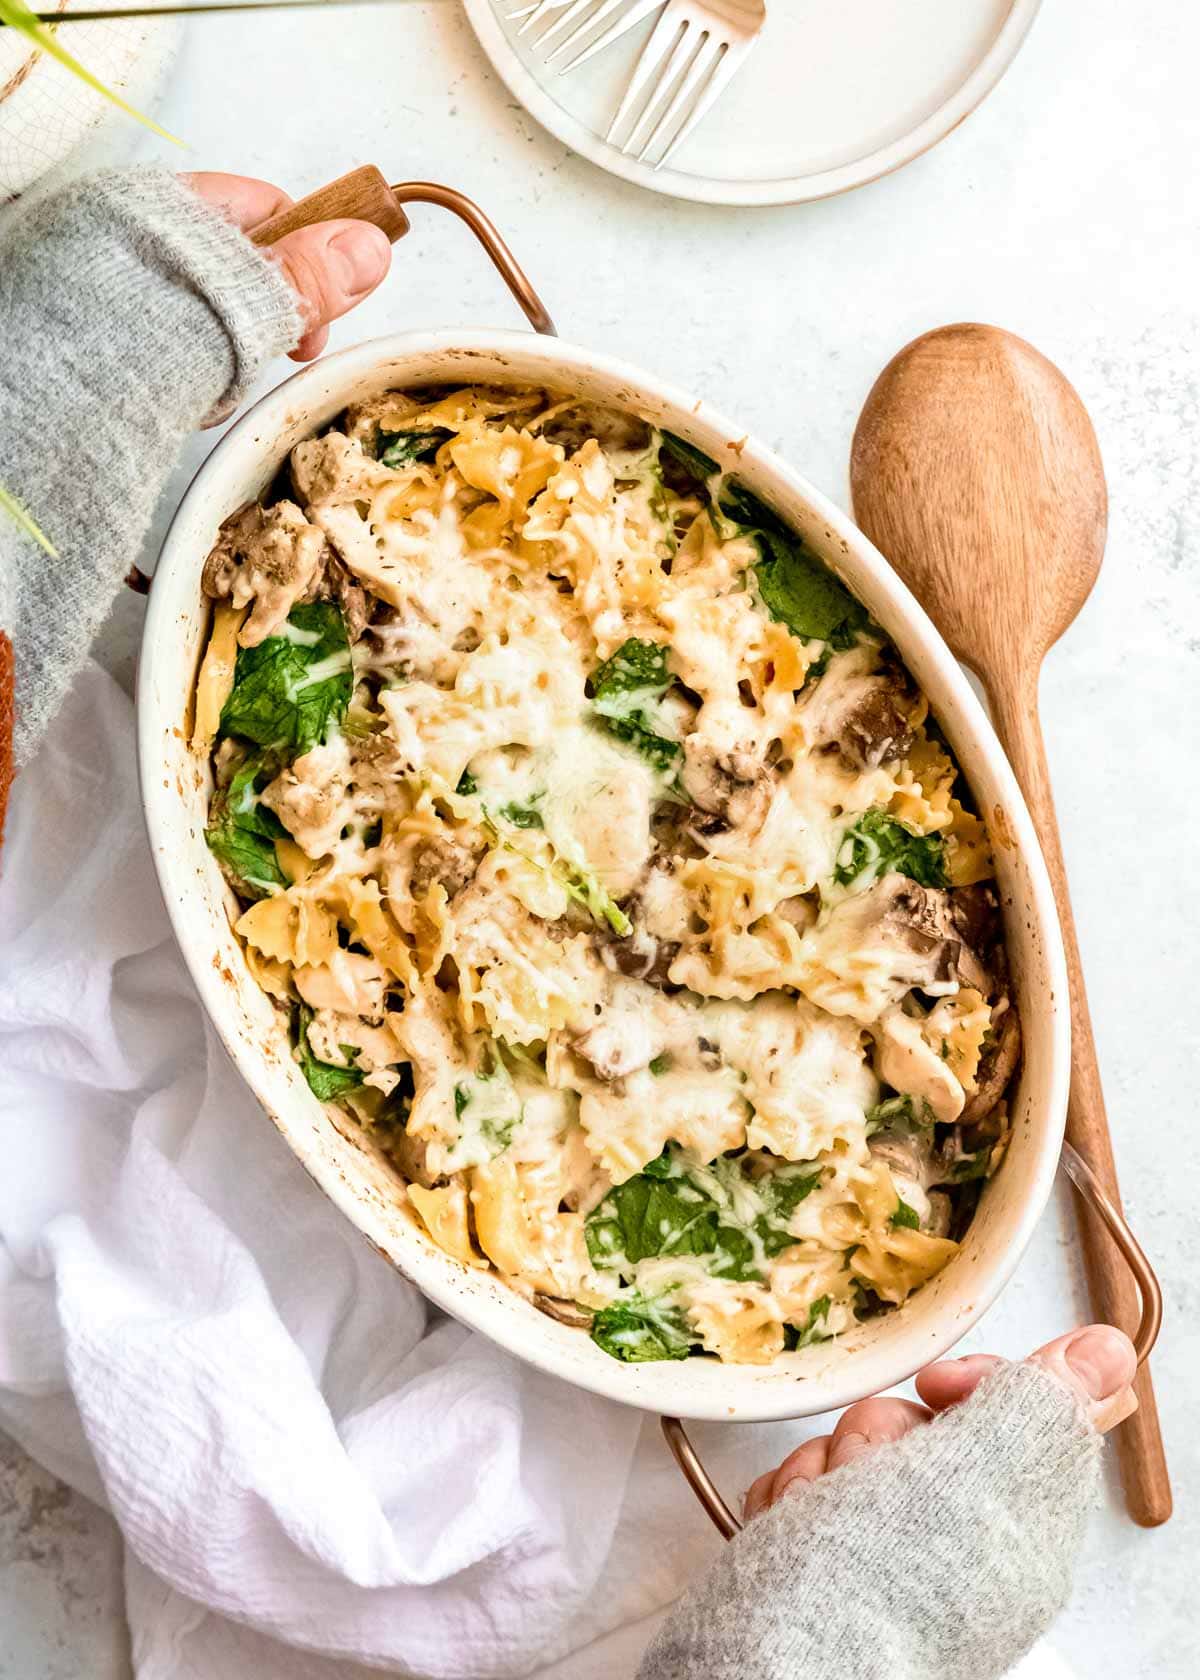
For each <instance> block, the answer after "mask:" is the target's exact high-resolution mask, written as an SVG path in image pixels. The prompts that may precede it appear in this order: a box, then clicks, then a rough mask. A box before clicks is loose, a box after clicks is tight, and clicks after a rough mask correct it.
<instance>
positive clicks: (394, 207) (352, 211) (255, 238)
mask: <svg viewBox="0 0 1200 1680" xmlns="http://www.w3.org/2000/svg"><path fill="white" fill-rule="evenodd" d="M406 204H439V205H441V207H442V209H443V210H449V211H451V212H452V214H454V215H455V216H457V217H458V218H459V220H460V221H463V222H465V223H466V224H467V226H468V227H469V228H470V230H471V232H472V233H473V234H474V235H475V237H476V239H478V241H479V243H480V244H481V245H482V246H483V248H484V250H485V251H486V252H487V254H488V256H489V257H490V258H491V261H492V263H493V265H494V266H495V268H496V270H497V271H498V273H499V275H500V278H501V279H502V280H503V281H504V284H505V285H506V286H507V287H508V289H509V291H510V292H511V293H512V295H513V297H514V298H516V300H517V302H518V304H520V306H521V309H522V311H523V313H524V315H525V318H526V319H527V320H528V322H529V325H530V326H531V327H532V328H533V330H534V332H538V333H545V334H547V335H548V336H550V337H556V336H557V329H556V328H555V325H554V322H553V321H552V320H551V319H550V312H549V310H548V309H547V308H546V305H545V304H544V303H543V302H542V300H541V298H540V297H539V296H538V294H537V292H536V291H535V290H534V288H533V284H532V282H531V281H530V279H529V276H528V275H527V274H526V273H525V270H524V269H523V268H522V267H521V265H520V263H519V262H518V261H517V259H516V257H514V256H513V254H512V252H511V251H510V250H509V247H508V244H507V242H506V240H505V239H504V237H503V235H502V234H501V232H500V230H499V228H498V227H497V226H496V224H495V223H494V222H493V221H492V219H491V217H490V216H487V215H485V214H484V212H483V211H482V210H481V209H480V208H479V206H478V204H476V203H475V202H474V200H473V199H470V198H468V197H467V196H466V194H465V193H460V192H457V191H456V190H455V189H454V188H453V187H443V186H439V185H438V183H437V182H436V181H399V182H397V184H396V185H395V186H389V185H388V184H387V182H386V181H385V180H384V178H383V176H382V175H381V174H380V172H379V170H378V169H376V168H375V165H374V164H371V163H365V164H363V166H362V167H361V168H360V169H352V170H351V171H350V173H349V174H348V175H342V176H339V178H338V179H337V180H336V181H330V182H328V183H327V184H326V185H325V186H323V187H318V188H317V190H316V192H312V193H309V195H308V197H307V198H302V199H299V200H298V201H297V202H296V203H295V204H292V205H289V206H288V208H287V209H286V210H281V211H280V212H279V214H278V215H277V216H272V217H271V219H270V221H267V222H263V223H261V224H260V226H258V227H256V228H255V229H254V230H253V232H252V233H251V235H250V239H251V241H252V243H253V244H255V245H274V243H275V241H276V240H277V239H282V238H283V236H284V234H287V233H295V231H296V229H297V228H302V227H311V226H312V225H313V223H314V222H330V221H337V220H339V219H340V218H341V217H343V216H348V217H352V218H353V219H354V220H355V221H360V222H373V223H374V224H375V226H376V227H377V228H382V229H383V231H384V233H386V234H387V236H388V238H389V239H390V240H391V242H392V244H393V245H394V244H395V243H396V241H397V240H398V239H403V238H404V235H405V234H406V233H407V232H408V231H409V228H410V227H411V225H412V224H411V223H410V222H409V219H408V217H407V215H406V214H405V212H404V208H403V206H404V205H406ZM125 582H126V584H127V585H128V586H129V588H130V589H132V590H134V591H136V593H137V594H139V595H147V594H149V592H150V579H149V578H148V577H147V576H146V574H145V572H143V571H142V570H141V568H140V567H138V566H131V567H130V568H129V571H128V572H127V573H126V575H125Z"/></svg>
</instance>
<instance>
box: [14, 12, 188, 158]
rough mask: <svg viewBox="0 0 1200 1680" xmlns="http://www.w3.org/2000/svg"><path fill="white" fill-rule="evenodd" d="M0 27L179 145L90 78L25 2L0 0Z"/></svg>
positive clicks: (166, 132)
mask: <svg viewBox="0 0 1200 1680" xmlns="http://www.w3.org/2000/svg"><path fill="white" fill-rule="evenodd" d="M0 24H6V25H7V26H8V28H9V29H15V30H16V32H17V33H18V35H23V36H24V37H25V39H26V40H27V41H28V42H29V43H30V44H31V45H32V46H35V47H39V48H40V49H41V50H42V52H44V53H48V54H49V55H50V57H51V58H54V59H57V60H58V62H59V63H60V64H61V65H63V66H64V67H65V68H66V69H67V70H69V71H70V72H71V74H72V75H73V76H77V77H78V78H79V80H80V81H81V82H84V83H86V85H87V86H88V87H90V88H93V89H94V90H95V91H96V92H97V93H99V94H101V95H103V97H104V98H105V99H107V100H109V101H110V102H111V103H112V104H113V105H116V106H117V107H118V108H119V109H120V110H122V111H124V112H125V113H126V114H127V115H128V116H131V117H134V118H135V119H136V120H137V121H138V122H140V123H142V124H143V125H144V126H145V127H146V128H149V129H152V130H153V132H154V133H155V134H161V135H162V137H163V139H164V140H169V141H170V142H171V143H172V145H175V146H182V145H183V141H182V140H180V139H178V138H177V137H176V136H175V135H174V134H171V133H169V132H168V130H167V129H165V128H160V127H159V125H158V123H156V122H155V121H154V120H153V119H152V118H151V117H147V116H145V115H143V113H142V112H141V111H139V110H136V109H135V108H134V106H132V105H130V104H128V103H127V102H126V101H125V100H124V99H122V98H121V96H120V94H119V93H114V92H113V90H112V88H110V87H106V86H105V84H104V83H103V82H102V81H101V80H100V78H99V77H98V76H94V75H93V74H92V72H91V71H90V70H88V69H87V68H85V66H84V65H82V64H81V63H80V62H79V60H78V59H77V58H75V57H74V55H73V54H71V53H69V52H68V51H67V49H66V48H65V47H64V46H63V45H62V44H61V42H60V41H59V39H58V36H57V34H56V33H55V31H54V29H53V28H48V27H47V26H46V25H45V24H44V23H42V22H41V21H40V20H39V18H38V17H37V14H36V13H35V12H33V11H31V10H30V8H29V7H28V6H27V5H26V4H25V0H0Z"/></svg>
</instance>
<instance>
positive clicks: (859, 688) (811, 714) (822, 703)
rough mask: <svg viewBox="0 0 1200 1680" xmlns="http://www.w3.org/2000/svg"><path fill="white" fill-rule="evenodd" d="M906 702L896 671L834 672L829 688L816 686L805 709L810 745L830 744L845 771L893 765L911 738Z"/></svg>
mask: <svg viewBox="0 0 1200 1680" xmlns="http://www.w3.org/2000/svg"><path fill="white" fill-rule="evenodd" d="M911 707H912V701H911V699H910V696H909V692H908V685H907V683H906V680H905V678H904V676H903V675H902V673H900V672H898V671H897V672H891V671H886V672H877V673H876V674H875V675H873V676H851V677H840V678H839V679H838V681H837V686H836V688H833V689H832V692H830V691H828V690H823V689H822V687H821V686H820V685H819V686H818V688H817V690H816V692H815V693H814V695H813V698H812V701H811V702H810V705H809V707H808V708H806V711H807V713H808V721H809V725H810V728H811V729H812V732H813V734H812V740H813V745H814V746H815V747H817V748H822V747H823V748H827V749H833V748H836V749H837V752H838V755H839V757H840V758H841V759H842V761H843V763H844V764H845V765H846V766H847V767H848V768H849V769H851V770H878V769H879V767H880V766H881V765H883V764H895V763H896V761H897V760H898V759H901V758H903V757H904V755H905V753H906V752H908V750H909V748H910V747H911V746H912V743H913V732H912V725H911V723H910V722H909V716H910V711H911Z"/></svg>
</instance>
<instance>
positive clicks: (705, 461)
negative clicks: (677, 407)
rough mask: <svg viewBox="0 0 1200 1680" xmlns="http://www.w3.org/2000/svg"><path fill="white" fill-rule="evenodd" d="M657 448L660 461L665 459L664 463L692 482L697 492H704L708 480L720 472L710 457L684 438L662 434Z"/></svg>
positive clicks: (672, 433)
mask: <svg viewBox="0 0 1200 1680" xmlns="http://www.w3.org/2000/svg"><path fill="white" fill-rule="evenodd" d="M661 439H662V441H661V443H660V446H659V458H660V460H661V459H662V458H663V457H665V458H666V462H667V463H669V464H670V465H671V466H672V467H674V468H675V469H676V472H677V473H682V474H683V476H684V477H685V478H690V479H692V480H693V481H694V483H695V485H696V488H697V489H698V490H705V489H706V488H707V485H708V481H709V479H710V478H713V477H715V476H716V474H717V473H718V472H719V471H720V470H721V469H720V468H719V467H718V466H717V463H716V462H715V461H714V460H713V459H712V457H711V456H710V455H706V454H705V453H704V451H703V450H702V449H697V448H696V445H695V444H694V443H688V442H687V440H686V439H685V438H681V437H676V435H675V433H674V432H663V433H662V434H661Z"/></svg>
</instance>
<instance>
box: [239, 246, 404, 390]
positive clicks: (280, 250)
mask: <svg viewBox="0 0 1200 1680" xmlns="http://www.w3.org/2000/svg"><path fill="white" fill-rule="evenodd" d="M263 254H264V255H265V256H267V257H269V258H270V259H271V261H272V262H274V263H277V264H278V265H279V267H280V268H281V269H282V270H283V275H284V278H285V280H286V281H287V283H288V285H289V286H290V287H291V288H292V291H293V292H295V294H296V300H297V303H298V304H299V307H300V315H301V319H302V320H303V322H304V327H305V332H304V337H303V338H302V339H301V341H300V343H299V344H298V345H297V346H296V348H295V349H294V350H293V351H292V352H291V354H292V356H293V358H294V359H295V360H296V361H308V360H309V359H311V357H313V356H316V355H318V354H319V353H320V351H321V350H322V349H323V348H324V345H325V339H326V336H327V335H326V333H325V332H324V328H325V327H326V326H327V324H328V323H329V322H330V321H336V320H337V319H338V317H339V316H340V315H344V314H345V313H346V311H347V310H348V309H353V308H354V305H355V304H356V303H361V302H362V300H363V298H365V297H367V296H369V294H370V293H371V292H373V291H374V290H375V288H376V286H378V284H379V282H380V281H381V280H382V279H383V277H384V275H385V274H386V273H387V271H388V269H389V267H390V266H391V261H392V247H391V244H390V242H389V240H388V237H387V235H386V234H385V233H384V232H383V230H382V229H381V228H377V227H375V226H374V224H373V223H371V222H358V221H348V220H344V221H335V222H317V223H316V224H315V225H314V226H312V227H305V228H297V229H296V231H295V233H289V234H287V235H285V237H284V238H283V239H280V240H278V241H277V242H276V243H275V244H274V245H272V246H270V247H269V248H268V249H267V250H266V251H265V252H264V253H263Z"/></svg>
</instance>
